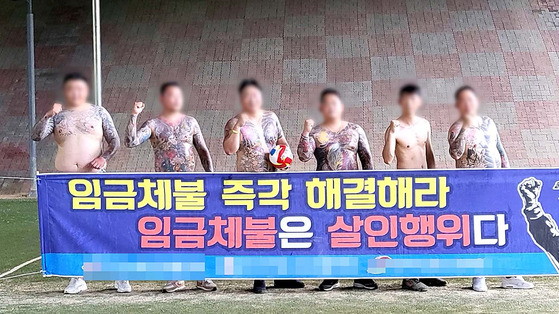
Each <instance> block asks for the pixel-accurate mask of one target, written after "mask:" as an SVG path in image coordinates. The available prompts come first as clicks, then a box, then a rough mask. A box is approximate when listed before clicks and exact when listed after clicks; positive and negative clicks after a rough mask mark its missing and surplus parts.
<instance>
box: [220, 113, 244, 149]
mask: <svg viewBox="0 0 559 314" xmlns="http://www.w3.org/2000/svg"><path fill="white" fill-rule="evenodd" d="M236 124H237V119H236V118H232V119H230V120H229V121H227V123H226V124H225V130H224V132H225V134H224V137H223V150H224V151H225V153H226V154H227V155H232V154H235V153H237V151H238V150H239V148H240V147H241V137H242V135H240V134H236V133H233V132H232V130H233V128H234V127H235V125H236Z"/></svg>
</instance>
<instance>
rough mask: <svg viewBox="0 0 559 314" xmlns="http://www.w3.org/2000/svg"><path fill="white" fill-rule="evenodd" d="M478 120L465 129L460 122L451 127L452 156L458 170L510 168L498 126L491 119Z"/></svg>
mask: <svg viewBox="0 0 559 314" xmlns="http://www.w3.org/2000/svg"><path fill="white" fill-rule="evenodd" d="M478 120H479V121H478V123H477V124H476V125H473V126H467V127H465V128H464V127H463V123H462V121H460V120H458V121H456V122H454V124H453V125H452V126H451V127H450V130H449V143H450V154H451V156H452V157H453V158H454V159H455V160H456V168H501V167H503V168H508V167H509V164H508V163H509V162H508V158H507V156H506V153H505V150H504V148H503V145H502V143H501V139H500V137H499V133H498V131H497V126H496V125H495V123H494V122H493V120H491V119H490V118H489V117H485V116H484V117H479V119H478Z"/></svg>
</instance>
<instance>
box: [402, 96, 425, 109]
mask: <svg viewBox="0 0 559 314" xmlns="http://www.w3.org/2000/svg"><path fill="white" fill-rule="evenodd" d="M400 106H401V107H402V111H403V112H404V113H409V114H415V113H416V112H417V110H419V108H421V106H423V100H422V99H421V96H419V95H418V94H403V95H402V97H400Z"/></svg>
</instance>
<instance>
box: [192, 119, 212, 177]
mask: <svg viewBox="0 0 559 314" xmlns="http://www.w3.org/2000/svg"><path fill="white" fill-rule="evenodd" d="M193 124H194V125H193V128H194V135H193V142H194V147H195V148H196V151H197V152H198V156H200V162H201V163H202V167H204V170H205V171H206V172H213V171H214V166H213V163H212V157H211V156H210V151H209V149H208V147H207V146H206V141H204V136H203V135H202V130H201V129H200V125H199V124H198V122H197V121H196V120H194V122H193Z"/></svg>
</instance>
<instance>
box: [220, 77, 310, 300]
mask: <svg viewBox="0 0 559 314" xmlns="http://www.w3.org/2000/svg"><path fill="white" fill-rule="evenodd" d="M239 94H240V100H241V109H242V111H241V113H239V114H238V115H236V116H235V117H233V118H231V119H230V120H229V121H227V124H226V125H225V138H224V140H223V150H224V151H225V153H226V154H227V155H233V154H237V171H239V172H273V171H276V170H277V169H276V168H274V166H273V165H272V164H271V163H270V161H269V159H268V154H269V152H270V150H271V149H272V148H273V147H274V146H276V145H286V146H289V145H288V144H287V141H286V140H285V136H284V134H283V129H282V127H281V124H280V122H279V119H278V117H277V116H276V114H275V113H273V112H271V111H266V110H263V109H262V88H261V87H260V84H258V82H257V81H255V80H244V81H242V82H241V85H240V86H239ZM304 286H305V284H304V283H303V282H302V281H298V280H276V281H274V287H276V288H303V287H304ZM252 291H253V292H254V293H265V292H266V282H265V281H264V280H255V281H254V286H253V288H252Z"/></svg>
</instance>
